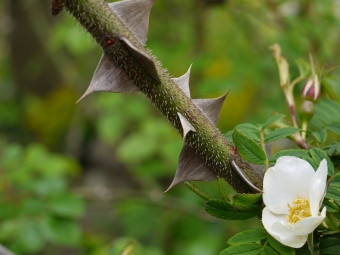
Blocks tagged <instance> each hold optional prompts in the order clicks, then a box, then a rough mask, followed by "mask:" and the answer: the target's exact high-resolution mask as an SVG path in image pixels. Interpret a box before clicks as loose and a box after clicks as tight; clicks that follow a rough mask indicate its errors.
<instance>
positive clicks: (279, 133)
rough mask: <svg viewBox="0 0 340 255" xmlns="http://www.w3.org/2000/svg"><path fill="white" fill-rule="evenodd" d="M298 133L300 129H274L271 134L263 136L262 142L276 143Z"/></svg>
mask: <svg viewBox="0 0 340 255" xmlns="http://www.w3.org/2000/svg"><path fill="white" fill-rule="evenodd" d="M298 131H300V129H299V128H294V127H285V128H280V129H276V130H274V131H273V132H270V133H269V134H266V135H265V136H264V141H265V142H266V143H268V142H272V141H276V140H279V139H281V138H284V137H287V136H290V135H292V134H295V133H296V132H298Z"/></svg>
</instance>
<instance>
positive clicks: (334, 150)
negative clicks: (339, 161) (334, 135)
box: [327, 143, 340, 157]
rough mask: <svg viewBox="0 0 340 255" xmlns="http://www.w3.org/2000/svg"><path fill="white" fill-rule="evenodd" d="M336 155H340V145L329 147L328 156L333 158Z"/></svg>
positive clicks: (334, 144)
mask: <svg viewBox="0 0 340 255" xmlns="http://www.w3.org/2000/svg"><path fill="white" fill-rule="evenodd" d="M335 154H340V143H333V144H331V145H330V146H329V149H328V152H327V155H328V156H330V157H331V156H333V155H335Z"/></svg>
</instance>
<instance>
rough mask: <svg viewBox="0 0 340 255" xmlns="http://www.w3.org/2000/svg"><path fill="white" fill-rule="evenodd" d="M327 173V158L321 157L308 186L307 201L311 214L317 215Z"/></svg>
mask: <svg viewBox="0 0 340 255" xmlns="http://www.w3.org/2000/svg"><path fill="white" fill-rule="evenodd" d="M327 173H328V168H327V160H326V159H323V160H322V161H321V162H320V165H319V168H318V170H316V173H315V174H314V176H313V178H312V181H311V186H310V197H309V201H310V202H309V203H310V209H311V213H312V216H318V215H319V208H320V206H321V203H322V200H323V197H324V194H325V192H326V181H327Z"/></svg>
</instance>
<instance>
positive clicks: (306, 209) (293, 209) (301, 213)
mask: <svg viewBox="0 0 340 255" xmlns="http://www.w3.org/2000/svg"><path fill="white" fill-rule="evenodd" d="M288 207H289V211H288V215H287V221H288V222H289V223H291V224H295V223H296V222H298V221H300V220H302V219H303V218H307V217H310V216H312V215H311V213H310V205H309V200H308V199H304V198H300V197H298V198H297V199H295V200H294V201H293V205H290V204H288Z"/></svg>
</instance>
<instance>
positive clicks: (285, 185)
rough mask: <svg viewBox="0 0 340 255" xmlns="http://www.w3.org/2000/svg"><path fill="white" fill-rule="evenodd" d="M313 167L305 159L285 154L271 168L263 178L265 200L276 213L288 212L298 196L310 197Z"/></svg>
mask: <svg viewBox="0 0 340 255" xmlns="http://www.w3.org/2000/svg"><path fill="white" fill-rule="evenodd" d="M314 173H315V172H314V170H313V167H312V166H311V165H310V164H309V163H308V162H307V161H305V160H302V159H299V158H296V157H292V156H284V157H280V158H279V159H278V160H277V161H276V164H275V166H273V167H271V168H269V169H268V170H267V172H266V173H265V176H264V180H263V202H264V204H265V205H266V206H267V207H269V209H270V210H271V211H272V212H273V213H276V214H287V213H288V204H291V203H292V201H294V200H295V199H296V198H297V197H301V198H306V199H309V187H310V182H311V179H312V177H313V175H314Z"/></svg>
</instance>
